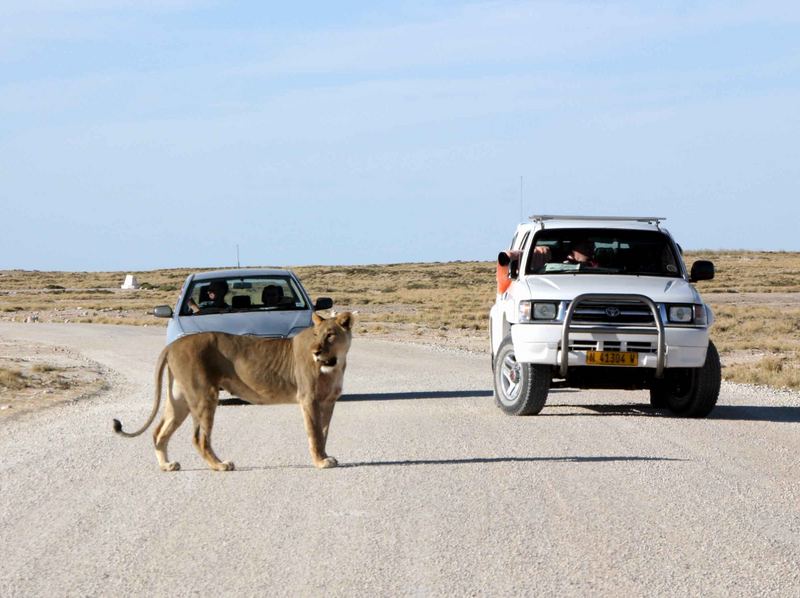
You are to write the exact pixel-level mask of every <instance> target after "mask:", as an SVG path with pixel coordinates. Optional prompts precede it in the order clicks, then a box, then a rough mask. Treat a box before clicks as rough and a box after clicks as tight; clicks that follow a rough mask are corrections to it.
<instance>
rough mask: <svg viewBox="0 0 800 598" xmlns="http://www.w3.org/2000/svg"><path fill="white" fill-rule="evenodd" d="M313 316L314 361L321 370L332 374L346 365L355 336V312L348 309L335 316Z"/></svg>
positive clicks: (312, 352)
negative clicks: (351, 342) (353, 332)
mask: <svg viewBox="0 0 800 598" xmlns="http://www.w3.org/2000/svg"><path fill="white" fill-rule="evenodd" d="M312 317H313V321H314V329H313V330H314V340H313V342H312V343H311V354H312V355H313V356H314V363H316V364H317V365H319V371H320V372H321V373H323V374H330V373H331V372H333V371H335V370H336V369H337V368H343V367H344V366H345V360H346V357H347V351H348V349H349V348H350V341H351V339H352V336H353V334H352V328H353V314H352V313H350V312H349V311H346V312H342V313H340V314H337V315H336V316H335V317H333V318H327V319H326V318H322V317H321V316H319V315H317V314H314V315H313V316H312Z"/></svg>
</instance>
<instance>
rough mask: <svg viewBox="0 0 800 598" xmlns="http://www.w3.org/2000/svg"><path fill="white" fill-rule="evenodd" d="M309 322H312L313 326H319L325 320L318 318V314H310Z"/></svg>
mask: <svg viewBox="0 0 800 598" xmlns="http://www.w3.org/2000/svg"><path fill="white" fill-rule="evenodd" d="M311 320H312V321H313V322H314V326H319V325H320V324H322V323H323V322H324V321H325V318H323V317H322V316H320V315H319V314H318V313H316V312H314V313H313V314H311Z"/></svg>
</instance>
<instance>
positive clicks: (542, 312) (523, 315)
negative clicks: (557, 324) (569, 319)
mask: <svg viewBox="0 0 800 598" xmlns="http://www.w3.org/2000/svg"><path fill="white" fill-rule="evenodd" d="M557 315H558V305H557V304H555V303H548V302H540V301H520V302H519V321H520V322H533V321H535V320H555V319H556V316H557Z"/></svg>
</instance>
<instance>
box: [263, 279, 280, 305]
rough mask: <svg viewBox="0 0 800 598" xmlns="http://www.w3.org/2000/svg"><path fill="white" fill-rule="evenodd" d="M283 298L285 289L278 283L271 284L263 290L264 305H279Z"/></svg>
mask: <svg viewBox="0 0 800 598" xmlns="http://www.w3.org/2000/svg"><path fill="white" fill-rule="evenodd" d="M282 299H283V289H282V288H281V287H279V286H278V285H276V284H269V285H267V286H265V287H264V290H263V291H261V303H263V304H264V307H277V306H278V305H280V303H281V300H282Z"/></svg>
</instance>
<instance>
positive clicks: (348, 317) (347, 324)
mask: <svg viewBox="0 0 800 598" xmlns="http://www.w3.org/2000/svg"><path fill="white" fill-rule="evenodd" d="M336 323H337V324H339V326H341V327H342V328H344V329H345V330H350V329H351V328H352V327H353V314H352V313H350V312H349V311H343V312H342V313H340V314H337V315H336Z"/></svg>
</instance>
